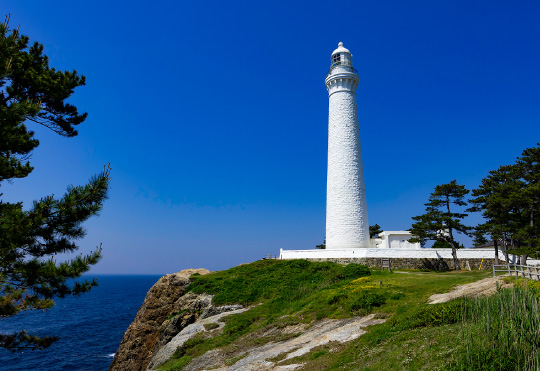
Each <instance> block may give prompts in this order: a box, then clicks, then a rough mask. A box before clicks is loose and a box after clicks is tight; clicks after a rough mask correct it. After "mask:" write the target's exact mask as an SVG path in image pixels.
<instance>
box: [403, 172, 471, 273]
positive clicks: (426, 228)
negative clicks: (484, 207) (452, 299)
mask: <svg viewBox="0 0 540 371" xmlns="http://www.w3.org/2000/svg"><path fill="white" fill-rule="evenodd" d="M468 193H469V191H468V190H467V189H465V187H464V186H462V185H459V184H457V182H456V180H452V181H451V182H450V183H448V184H442V185H438V186H436V187H435V191H434V192H433V193H432V194H431V196H429V201H428V202H427V203H426V204H425V206H426V213H425V214H422V215H419V216H415V217H413V220H416V223H413V225H412V227H411V228H410V229H409V231H410V232H411V234H412V235H413V236H414V237H413V238H411V239H409V241H410V242H420V243H421V244H422V246H423V245H425V243H426V241H427V240H433V241H441V242H446V243H448V244H449V245H450V246H451V247H452V257H453V259H454V269H456V270H460V269H461V268H460V266H459V260H458V258H457V249H458V248H459V247H460V245H459V243H458V242H457V241H456V240H455V239H454V232H460V233H463V234H465V235H468V234H469V231H470V229H471V228H470V227H468V226H466V225H464V224H462V222H461V221H462V220H463V218H465V217H466V216H467V214H463V213H456V212H452V210H451V205H452V204H453V205H456V206H460V207H462V206H465V205H467V202H466V201H465V200H464V197H465V196H466V195H467V194H468Z"/></svg>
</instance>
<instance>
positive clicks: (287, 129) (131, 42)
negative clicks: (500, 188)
mask: <svg viewBox="0 0 540 371" xmlns="http://www.w3.org/2000/svg"><path fill="white" fill-rule="evenodd" d="M1 9H2V11H3V12H2V14H4V13H12V16H11V23H10V24H11V26H12V27H16V26H17V25H20V31H21V32H22V33H23V34H26V35H29V36H30V38H31V40H33V41H34V40H35V41H39V42H41V43H42V44H44V45H45V53H46V54H48V55H49V57H50V62H51V65H52V66H54V67H56V68H59V69H69V70H71V69H76V70H77V71H79V72H80V73H82V74H84V75H85V76H87V85H86V86H85V87H81V88H78V89H77V90H76V92H75V94H74V96H73V99H72V102H74V103H75V104H77V105H78V106H79V108H80V109H81V110H83V111H87V112H88V113H89V117H88V119H87V121H86V122H85V123H84V124H83V125H81V126H80V134H79V136H78V137H76V138H73V139H66V138H61V137H58V136H56V135H55V134H54V133H51V132H48V131H47V130H45V129H42V128H39V127H32V128H33V129H34V130H35V131H36V136H37V138H39V139H40V141H41V145H40V147H39V148H38V149H37V150H36V151H35V153H34V156H33V158H32V161H33V165H35V171H34V172H33V173H32V175H31V176H30V177H28V178H26V179H22V180H17V181H15V182H14V183H13V184H12V185H5V186H3V187H2V192H4V198H6V199H8V200H25V202H27V203H29V202H31V200H33V199H37V198H40V197H41V196H45V195H48V194H51V193H54V194H56V195H61V194H62V193H63V192H64V191H65V189H66V186H67V185H69V184H83V183H85V182H86V181H87V180H88V178H89V177H90V176H91V175H92V174H94V173H96V172H98V171H100V170H101V168H102V166H103V165H104V164H106V163H108V162H110V163H111V166H112V168H113V171H112V186H111V191H110V199H109V200H108V201H107V202H106V204H105V207H104V210H103V212H102V214H101V216H100V217H99V218H94V219H92V220H91V221H90V222H88V223H87V224H86V225H87V227H88V234H87V236H86V238H85V239H84V240H83V241H81V251H82V252H86V251H89V250H91V249H93V248H94V247H95V246H96V245H98V244H99V243H100V242H102V243H103V254H104V258H103V260H102V261H101V262H100V263H99V264H98V265H97V266H95V267H94V268H93V269H92V272H94V273H134V274H136V273H160V274H161V273H171V272H175V271H179V270H181V269H185V268H199V267H205V268H209V269H224V268H228V267H231V266H234V265H237V264H239V263H244V262H250V261H253V260H256V259H259V258H261V257H263V256H264V254H265V253H272V254H278V253H279V249H280V248H284V249H307V248H313V247H314V246H315V245H317V244H319V243H321V242H322V240H323V239H324V229H325V197H326V151H327V117H328V116H327V115H328V96H327V92H326V89H325V86H324V77H325V74H326V72H327V71H328V69H329V65H330V54H331V53H332V51H333V50H334V49H335V48H336V47H337V43H338V42H339V41H343V42H344V44H345V47H347V48H349V49H350V50H351V52H352V53H353V55H354V60H353V62H354V65H355V67H356V68H357V69H358V70H359V75H360V86H359V88H358V92H357V98H358V108H359V120H360V136H361V141H362V153H363V157H364V171H365V179H366V188H367V189H366V192H367V200H368V212H369V221H370V224H375V223H378V224H380V225H381V226H382V227H383V229H386V230H400V229H407V228H409V227H410V224H411V216H414V215H418V214H420V213H422V212H423V210H424V206H423V203H425V202H426V201H427V197H428V196H429V193H430V192H431V191H432V190H433V188H434V186H435V185H437V184H442V183H446V182H448V181H450V180H452V179H457V180H458V182H459V183H461V184H465V185H466V186H467V187H468V188H473V187H475V186H477V185H478V184H479V182H480V180H481V179H482V177H484V176H485V175H486V174H487V172H488V171H489V170H490V169H495V168H497V167H498V166H500V165H502V164H509V163H512V162H514V160H515V158H516V156H518V155H520V153H521V151H522V150H523V149H525V148H527V147H532V146H535V145H536V143H537V142H538V141H540V125H539V123H540V90H539V87H540V68H539V66H540V42H539V40H540V22H538V15H539V14H540V2H537V1H520V2H509V1H427V0H426V1H406V2H405V1H397V0H396V1H380V0H378V1H339V2H328V1H325V2H320V1H319V2H315V1H310V2H307V1H306V2H300V1H279V2H278V1H266V2H260V1H244V2H239V1H204V2H203V1H191V2H187V1H174V2H173V1H170V2H166V1H160V0H157V1H153V2H148V1H145V2H142V1H131V2H129V3H126V2H111V1H101V0H94V1H71V2H65V1H58V0H56V1H46V2H44V1H13V0H8V1H3V2H2V6H1ZM471 222H472V221H471Z"/></svg>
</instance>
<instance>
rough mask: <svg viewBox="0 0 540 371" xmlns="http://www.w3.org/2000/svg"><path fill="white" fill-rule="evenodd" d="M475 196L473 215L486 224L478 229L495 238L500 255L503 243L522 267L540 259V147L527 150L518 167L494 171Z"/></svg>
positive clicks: (506, 252) (518, 162) (519, 158)
mask: <svg viewBox="0 0 540 371" xmlns="http://www.w3.org/2000/svg"><path fill="white" fill-rule="evenodd" d="M472 196H473V198H472V199H471V201H470V202H471V204H472V207H471V208H470V209H469V211H479V212H481V213H482V216H483V217H484V220H485V222H484V223H483V224H481V225H480V226H478V227H477V228H481V229H482V230H483V231H484V232H485V233H486V234H488V235H489V236H491V238H492V240H493V242H494V245H495V251H496V254H497V248H498V247H497V246H498V245H497V243H498V242H499V241H501V242H502V244H503V248H504V250H503V251H504V252H505V255H506V259H507V261H508V251H510V252H512V253H514V254H517V255H520V256H521V260H522V264H525V263H526V260H527V257H528V256H533V257H539V256H540V240H539V238H540V226H539V225H538V224H539V223H537V219H538V215H539V213H540V210H539V209H540V144H539V147H533V148H527V149H525V150H524V151H523V153H522V156H521V157H518V159H517V161H516V163H515V164H512V165H504V166H501V167H499V169H497V170H491V171H490V172H489V174H488V176H487V177H486V178H484V179H482V183H481V184H480V186H479V187H478V188H477V189H474V190H473V191H472Z"/></svg>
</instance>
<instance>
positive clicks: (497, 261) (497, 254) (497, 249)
mask: <svg viewBox="0 0 540 371" xmlns="http://www.w3.org/2000/svg"><path fill="white" fill-rule="evenodd" d="M493 247H494V248H495V265H498V264H499V246H498V245H497V239H496V238H494V239H493Z"/></svg>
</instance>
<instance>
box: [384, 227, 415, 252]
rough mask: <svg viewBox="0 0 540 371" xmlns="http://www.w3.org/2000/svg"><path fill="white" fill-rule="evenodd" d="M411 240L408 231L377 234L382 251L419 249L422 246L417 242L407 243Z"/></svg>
mask: <svg viewBox="0 0 540 371" xmlns="http://www.w3.org/2000/svg"><path fill="white" fill-rule="evenodd" d="M410 238H412V235H411V232H409V231H384V232H382V233H380V234H379V239H380V240H381V243H380V246H378V247H381V248H384V249H420V248H422V246H421V245H420V243H419V242H415V243H412V242H409V239H410Z"/></svg>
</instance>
